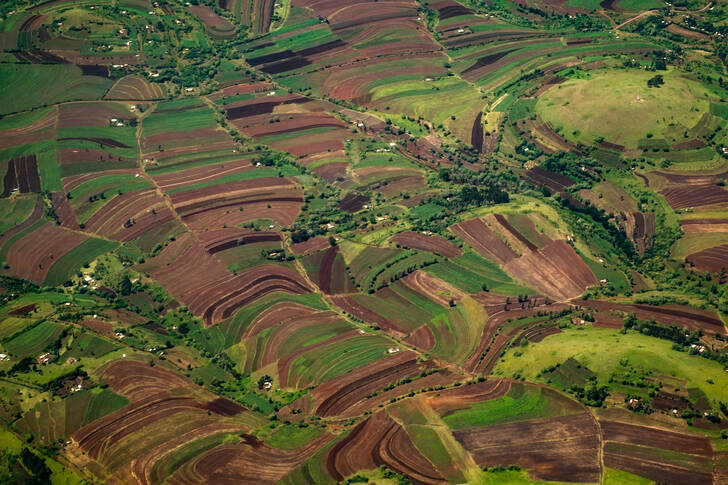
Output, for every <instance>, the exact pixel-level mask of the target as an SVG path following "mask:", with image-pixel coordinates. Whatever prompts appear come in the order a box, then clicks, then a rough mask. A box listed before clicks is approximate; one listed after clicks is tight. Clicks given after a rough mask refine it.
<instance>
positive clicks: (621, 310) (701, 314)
mask: <svg viewBox="0 0 728 485" xmlns="http://www.w3.org/2000/svg"><path fill="white" fill-rule="evenodd" d="M571 303H573V304H574V305H578V306H583V307H586V308H591V309H594V310H597V311H599V312H605V313H607V312H611V313H618V314H624V315H629V314H631V313H634V314H635V316H636V317H637V318H638V319H640V320H647V321H649V320H652V319H654V320H655V321H656V322H657V323H661V324H663V325H673V324H675V325H679V326H682V327H685V328H687V329H689V330H701V331H703V332H705V333H707V334H711V335H715V334H717V333H720V334H722V335H726V333H727V332H726V330H725V326H724V325H723V322H722V320H721V319H720V317H719V316H718V314H716V313H715V312H714V311H710V310H701V309H698V308H692V307H688V306H683V305H663V306H654V305H644V304H639V303H638V304H620V303H611V302H607V301H598V300H572V302H571Z"/></svg>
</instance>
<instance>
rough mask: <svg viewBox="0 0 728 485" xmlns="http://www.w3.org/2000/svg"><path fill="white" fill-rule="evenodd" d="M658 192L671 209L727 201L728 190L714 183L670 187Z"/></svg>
mask: <svg viewBox="0 0 728 485" xmlns="http://www.w3.org/2000/svg"><path fill="white" fill-rule="evenodd" d="M660 193H661V194H662V195H663V196H664V197H665V200H667V203H668V204H670V207H672V208H673V209H686V208H690V207H701V206H705V205H714V204H726V203H728V190H726V189H725V188H723V187H719V186H717V185H715V184H711V185H702V186H701V185H691V186H686V187H682V186H681V187H672V188H668V189H665V190H662V191H660Z"/></svg>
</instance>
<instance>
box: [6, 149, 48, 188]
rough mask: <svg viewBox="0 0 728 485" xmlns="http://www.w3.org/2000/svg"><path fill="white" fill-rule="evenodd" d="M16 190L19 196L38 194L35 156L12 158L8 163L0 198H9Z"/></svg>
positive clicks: (38, 180) (38, 181)
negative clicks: (31, 193)
mask: <svg viewBox="0 0 728 485" xmlns="http://www.w3.org/2000/svg"><path fill="white" fill-rule="evenodd" d="M16 190H17V191H18V192H20V193H21V194H27V193H30V192H36V193H37V192H40V176H39V175H38V162H37V161H36V158H35V155H26V156H22V157H17V158H13V159H11V160H10V161H9V162H8V168H7V172H5V177H4V179H3V192H2V194H0V197H9V196H10V194H11V193H13V192H14V191H16Z"/></svg>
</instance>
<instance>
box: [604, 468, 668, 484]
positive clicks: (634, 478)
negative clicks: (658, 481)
mask: <svg viewBox="0 0 728 485" xmlns="http://www.w3.org/2000/svg"><path fill="white" fill-rule="evenodd" d="M653 483H655V482H654V481H652V480H650V479H648V478H644V477H640V476H639V475H634V474H632V473H629V472H625V471H622V470H617V469H614V468H609V467H604V473H603V478H602V485H650V484H653Z"/></svg>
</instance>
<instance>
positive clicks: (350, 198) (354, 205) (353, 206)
mask: <svg viewBox="0 0 728 485" xmlns="http://www.w3.org/2000/svg"><path fill="white" fill-rule="evenodd" d="M368 203H369V197H367V196H365V195H360V194H355V193H353V192H352V193H349V194H346V195H345V196H344V198H343V199H341V200H340V201H339V209H341V210H343V211H345V212H349V213H354V212H357V211H360V210H362V208H363V207H364V205H366V204H368Z"/></svg>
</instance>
